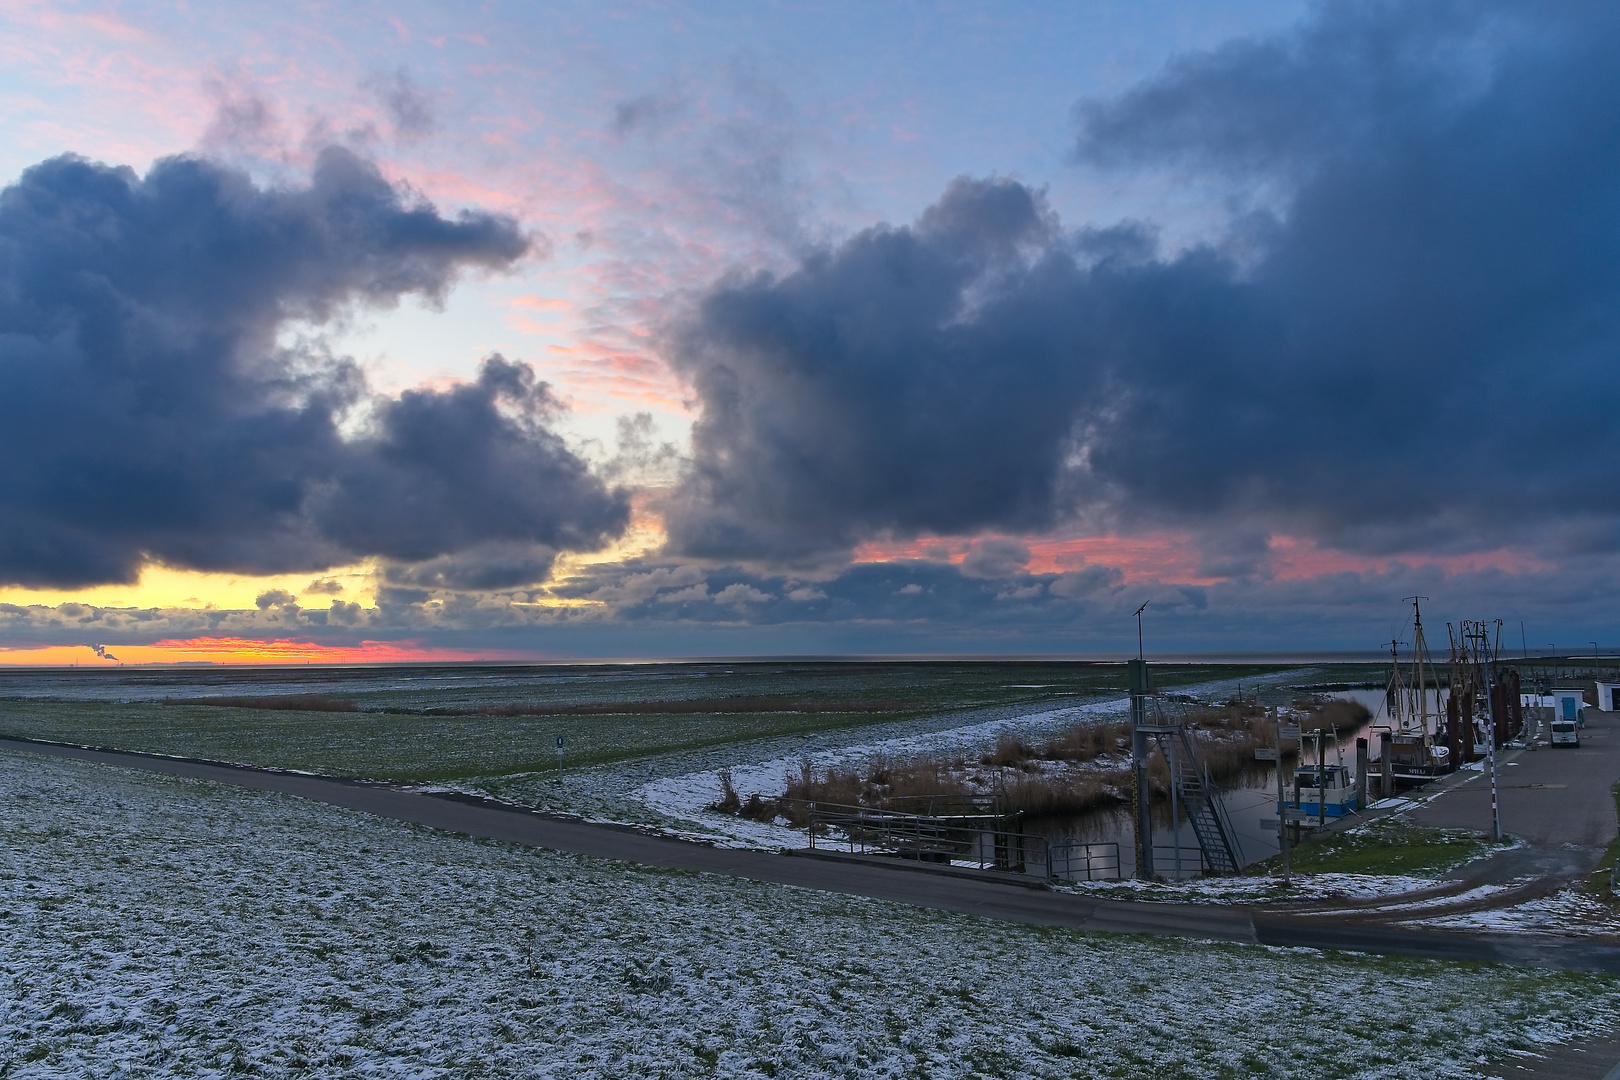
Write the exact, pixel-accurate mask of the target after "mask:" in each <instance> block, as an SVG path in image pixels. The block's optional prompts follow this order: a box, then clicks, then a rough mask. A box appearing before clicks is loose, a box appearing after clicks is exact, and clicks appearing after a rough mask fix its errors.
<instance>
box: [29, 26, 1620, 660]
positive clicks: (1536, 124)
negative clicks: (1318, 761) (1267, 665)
mask: <svg viewBox="0 0 1620 1080" xmlns="http://www.w3.org/2000/svg"><path fill="white" fill-rule="evenodd" d="M1617 45H1620V13H1617V12H1615V11H1614V10H1612V7H1611V6H1610V5H1605V4H1600V3H1580V2H1571V3H1567V4H1559V5H1546V4H1535V3H1527V2H1526V3H1517V2H1474V3H1448V2H1424V0H1406V2H1402V3H1379V2H1360V3H1331V2H1330V3H1301V2H1282V0H1264V2H1263V0H1254V2H1247V3H1237V2H1233V3H1221V2H1214V0H1201V2H1184V3H1183V2H1168V0H1165V2H1157V3H1154V2H1135V3H1104V2H1092V3H1073V4H1064V5H1057V4H1018V3H1007V4H996V5H978V4H974V5H969V4H951V3H939V4H902V3H868V4H854V3H847V4H844V3H840V4H817V3H775V4H768V3H735V4H730V3H701V4H699V3H669V2H660V3H652V2H649V3H625V4H610V3H590V4H584V3H580V4H569V3H545V4H542V3H500V2H491V3H483V4H478V5H448V4H423V3H411V2H401V3H390V4H388V5H381V4H365V3H327V4H288V3H278V4H274V5H272V4H255V3H236V4H231V5H206V6H194V5H189V4H171V5H156V4H143V3H48V4H47V3H33V2H29V0H0V188H3V190H0V453H3V455H4V460H5V461H6V463H7V464H6V467H5V468H4V469H3V470H0V663H10V664H34V663H81V664H92V665H111V664H117V663H125V664H130V663H157V662H201V661H208V662H215V663H225V662H253V663H304V662H315V661H337V662H341V661H365V662H375V661H417V660H420V661H430V660H478V659H484V660H549V659H567V658H586V657H588V658H608V657H644V658H656V657H674V656H680V657H689V656H706V655H712V656H719V655H728V656H731V655H852V654H880V655H918V654H951V655H963V654H981V653H982V654H1009V653H1014V654H1024V655H1028V654H1042V655H1047V654H1054V655H1055V654H1064V655H1103V654H1115V653H1120V652H1124V651H1128V650H1129V649H1131V648H1132V647H1133V646H1134V644H1135V641H1134V639H1135V635H1136V624H1135V621H1134V620H1133V619H1132V618H1131V615H1132V613H1133V612H1134V611H1135V610H1136V609H1137V608H1138V607H1139V606H1140V605H1141V604H1142V603H1143V602H1147V603H1148V604H1149V607H1148V613H1147V614H1146V615H1145V616H1144V618H1145V621H1146V634H1147V636H1148V638H1149V639H1150V640H1151V641H1152V642H1153V643H1154V645H1155V647H1157V648H1159V649H1161V650H1169V651H1176V652H1182V653H1186V652H1205V653H1231V652H1246V651H1283V652H1291V653H1297V652H1302V651H1311V650H1357V651H1368V652H1370V651H1376V650H1378V649H1379V648H1380V647H1382V646H1385V645H1386V644H1387V643H1388V642H1389V641H1391V640H1404V638H1403V635H1405V637H1407V638H1409V637H1410V631H1409V629H1407V620H1408V619H1409V617H1410V604H1409V603H1407V602H1405V598H1407V597H1411V596H1423V597H1426V598H1428V599H1427V607H1426V608H1425V612H1426V616H1425V618H1426V623H1427V624H1428V626H1429V638H1430V641H1431V644H1432V643H1434V642H1436V641H1437V640H1438V642H1439V643H1440V645H1441V647H1442V648H1443V646H1444V640H1445V638H1444V631H1443V628H1442V625H1441V624H1443V623H1445V622H1447V621H1453V622H1455V621H1459V620H1461V619H1465V618H1466V619H1486V620H1494V619H1501V620H1503V627H1504V630H1503V647H1504V651H1511V649H1510V646H1511V647H1527V648H1531V649H1548V648H1552V647H1556V648H1557V649H1558V650H1559V651H1567V652H1572V653H1588V652H1589V651H1590V650H1591V649H1592V648H1594V647H1597V648H1616V647H1620V634H1617V633H1615V628H1616V621H1617V615H1616V613H1615V604H1614V602H1613V598H1614V597H1615V595H1616V592H1617V589H1616V585H1617V584H1620V485H1617V484H1616V483H1615V482H1614V481H1613V479H1612V476H1613V474H1614V472H1615V465H1616V453H1615V447H1616V441H1617V438H1620V393H1617V391H1620V367H1617V363H1616V361H1617V359H1620V303H1617V301H1620V257H1617V256H1620V113H1617V112H1616V110H1615V109H1614V108H1613V104H1612V103H1613V102H1615V101H1617V100H1620V60H1617V59H1615V58H1616V57H1620V49H1617V48H1616V46H1617ZM1610 643H1616V644H1614V645H1611V644H1610Z"/></svg>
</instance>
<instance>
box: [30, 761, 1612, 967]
mask: <svg viewBox="0 0 1620 1080" xmlns="http://www.w3.org/2000/svg"><path fill="white" fill-rule="evenodd" d="M0 749H5V750H10V751H19V752H25V753H34V754H48V755H52V756H56V757H63V758H73V759H78V760H82V761H92V762H100V763H103V764H107V765H116V766H122V767H125V768H139V769H146V770H150V771H153V772H159V773H168V774H171V775H177V776H191V777H199V778H203V779H208V780H216V781H220V782H223V783H228V784H237V785H241V786H243V787H250V788H259V789H263V790H269V791H280V792H285V793H286V794H289V795H296V796H299V797H301V798H306V799H312V800H315V801H317V802H323V803H328V804H331V805H334V806H341V807H346V808H348V809H352V810H360V811H363V812H366V813H370V814H376V815H378V816H379V817H385V818H391V819H393V820H396V821H407V822H412V823H414V824H417V825H424V826H427V827H429V828H435V829H443V830H446V831H449V832H457V833H463V834H466V835H469V836H479V837H486V838H489V839H492V840H503V841H508V842H511V843H518V844H528V845H533V846H536V847H544V848H550V849H552V850H555V851H566V852H572V853H574V854H578V855H588V856H593V857H596V858H603V859H615V860H619V861H623V862H630V863H640V864H643V865H648V866H660V867H667V868H671V869H678V870H688V871H696V872H699V873H708V874H720V875H727V876H732V877H740V878H747V879H751V880H754V881H768V882H774V883H776V884H781V885H792V886H797V887H800V888H806V889H819V890H823V891H827V892H838V893H846V894H851V895H856V896H868V897H873V898H876V899H880V900H891V901H896V902H899V903H905V904H913V905H916V906H919V907H924V908H934V909H938V910H944V911H957V912H963V913H966V914H971V915H978V916H982V917H985V918H990V919H998V920H1002V921H1006V922H1017V923H1025V924H1030V925H1035V926H1061V927H1070V928H1073V929H1077V930H1086V931H1101V932H1108V933H1123V934H1153V935H1165V936H1175V937H1189V938H1198V939H1213V940H1222V941H1240V942H1251V943H1258V944H1263V945H1282V946H1295V947H1301V946H1303V947H1311V948H1321V949H1346V950H1352V951H1356V952H1369V953H1389V954H1404V955H1412V956H1427V957H1435V958H1441V959H1448V960H1466V961H1480V962H1502V963H1512V964H1528V965H1535V966H1541V967H1556V968H1569V969H1581V970H1596V971H1607V972H1611V973H1616V974H1620V945H1611V944H1605V943H1601V942H1594V941H1592V940H1590V939H1564V938H1551V937H1539V936H1537V937H1531V936H1525V935H1514V934H1500V933H1463V932H1441V931H1421V930H1410V929H1404V928H1398V927H1386V926H1377V925H1359V924H1357V923H1356V922H1355V921H1354V920H1336V919H1332V918H1322V917H1316V918H1312V917H1309V916H1291V915H1286V914H1268V913H1264V912H1257V911H1251V910H1248V909H1245V908H1241V907H1235V906H1212V905H1197V904H1164V903H1132V902H1128V901H1114V900H1099V899H1093V898H1089V897H1083V896H1075V895H1071V894H1067V893H1061V892H1052V891H1048V890H1045V889H1038V888H1029V887H1028V886H1027V879H1026V883H1025V884H1018V883H1015V882H1002V881H992V880H983V879H980V878H977V877H961V876H947V875H941V874H936V873H930V872H927V871H926V870H924V869H922V868H920V867H916V866H907V865H905V864H895V865H893V866H881V865H872V864H870V863H866V862H855V861H847V860H840V859H827V858H813V857H788V856H784V855H778V854H773V853H770V852H760V851H737V850H731V849H726V848H714V847H708V846H705V845H702V844H694V843H688V842H685V841H680V840H674V839H669V838H665V837H659V836H653V835H649V834H647V833H643V832H640V831H638V830H635V829H631V828H626V827H620V826H613V825H603V824H596V823H589V822H583V821H577V820H570V819H567V818H563V817H557V816H551V815H547V814H544V813H540V812H536V811H532V810H526V809H523V808H521V807H511V806H506V805H503V804H499V803H493V802H488V801H483V800H479V799H476V798H470V797H464V796H454V795H444V794H434V793H426V792H420V791H413V790H410V789H409V788H404V787H400V786H397V785H394V784H390V783H386V782H370V781H356V780H345V779H338V778H333V777H323V776H311V775H308V774H303V773H292V772H284V771H280V770H274V769H259V768H253V767H249V766H238V765H226V764H221V763H218V762H209V761H198V760H186V759H177V758H168V757H161V756H157V755H151V754H140V753H133V752H127V751H116V750H101V749H89V748H84V747H74V746H64V745H60V744H55V743H43V742H34V741H32V740H26V739H3V738H0Z"/></svg>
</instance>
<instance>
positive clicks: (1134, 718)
mask: <svg viewBox="0 0 1620 1080" xmlns="http://www.w3.org/2000/svg"><path fill="white" fill-rule="evenodd" d="M1148 603H1151V601H1148ZM1146 610H1147V603H1144V604H1143V605H1142V606H1141V607H1139V608H1137V609H1136V614H1135V616H1134V618H1135V619H1136V660H1135V661H1134V662H1133V663H1132V664H1131V665H1130V669H1131V678H1130V693H1131V775H1132V777H1133V779H1134V787H1135V800H1134V801H1135V803H1136V876H1137V877H1139V878H1141V879H1142V880H1143V881H1151V880H1152V879H1153V815H1152V798H1153V791H1152V789H1151V788H1150V787H1149V786H1148V733H1147V730H1146V728H1147V698H1148V693H1149V690H1150V688H1149V685H1148V673H1147V657H1146V653H1145V652H1144V650H1143V647H1142V612H1144V611H1146ZM1171 782H1172V783H1174V782H1175V778H1174V776H1172V777H1171Z"/></svg>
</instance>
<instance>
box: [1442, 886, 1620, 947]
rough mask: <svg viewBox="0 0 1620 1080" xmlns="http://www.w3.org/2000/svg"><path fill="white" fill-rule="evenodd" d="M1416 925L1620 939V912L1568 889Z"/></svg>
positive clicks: (1611, 905) (1598, 900)
mask: <svg viewBox="0 0 1620 1080" xmlns="http://www.w3.org/2000/svg"><path fill="white" fill-rule="evenodd" d="M1413 925H1415V926H1426V927H1440V928H1445V929H1455V930H1500V931H1513V932H1515V933H1527V934H1559V935H1564V936H1574V937H1604V938H1611V939H1612V938H1620V910H1617V909H1616V907H1615V905H1614V904H1613V903H1612V902H1605V901H1604V900H1602V899H1599V898H1597V897H1594V896H1592V895H1590V894H1587V893H1583V892H1580V891H1579V890H1576V889H1565V890H1563V891H1561V892H1558V893H1555V894H1553V895H1552V896H1543V897H1539V898H1537V899H1535V900H1529V901H1526V902H1525V903H1522V904H1515V905H1513V906H1511V907H1503V908H1495V909H1491V910H1487V911H1471V912H1464V913H1460V914H1457V915H1442V916H1438V917H1434V918H1427V919H1422V920H1414V922H1413Z"/></svg>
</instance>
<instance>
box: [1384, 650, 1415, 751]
mask: <svg viewBox="0 0 1620 1080" xmlns="http://www.w3.org/2000/svg"><path fill="white" fill-rule="evenodd" d="M1405 644H1406V642H1404V641H1395V640H1391V641H1390V643H1389V684H1388V685H1387V686H1385V687H1384V704H1385V705H1386V706H1387V707H1388V708H1389V719H1390V721H1391V723H1392V724H1393V725H1394V727H1395V730H1397V731H1405V730H1406V714H1407V713H1408V712H1409V711H1410V710H1408V709H1407V708H1406V703H1405V702H1404V701H1402V700H1401V698H1402V696H1403V695H1405V693H1406V687H1405V686H1403V685H1401V654H1400V651H1399V650H1400V647H1401V646H1402V645H1405Z"/></svg>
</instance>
